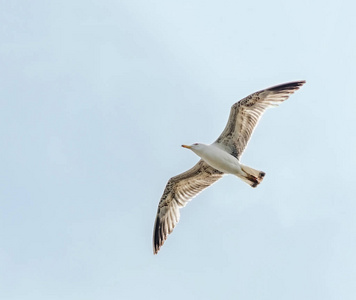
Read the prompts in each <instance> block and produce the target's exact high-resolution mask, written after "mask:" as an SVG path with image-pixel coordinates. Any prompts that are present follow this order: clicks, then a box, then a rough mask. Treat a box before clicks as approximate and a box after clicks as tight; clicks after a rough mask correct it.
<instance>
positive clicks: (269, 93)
mask: <svg viewBox="0 0 356 300" xmlns="http://www.w3.org/2000/svg"><path fill="white" fill-rule="evenodd" d="M304 83H305V81H304V80H301V81H294V82H289V83H284V84H280V85H276V86H273V87H270V88H268V89H265V90H261V91H258V92H256V93H253V94H251V95H249V96H247V97H246V98H244V99H242V100H240V101H239V102H236V103H235V104H234V105H233V106H232V107H231V111H230V116H229V120H228V122H227V124H226V127H225V129H224V131H223V132H222V133H221V135H220V136H219V137H218V139H217V140H216V141H215V143H216V144H220V146H222V147H223V148H224V149H225V150H226V151H228V152H229V153H230V154H232V155H233V156H235V157H236V158H237V159H239V158H240V157H241V154H242V152H243V151H244V150H245V148H246V146H247V143H248V141H249V139H250V137H251V135H252V133H253V130H254V129H255V127H256V125H257V123H258V121H259V120H260V118H261V116H262V114H263V113H264V111H265V110H266V109H267V108H269V107H272V106H277V105H278V104H280V103H281V102H283V101H285V100H287V99H288V97H289V95H291V94H293V93H294V92H295V91H296V90H298V89H299V88H300V87H301V86H302V85H303V84H304Z"/></svg>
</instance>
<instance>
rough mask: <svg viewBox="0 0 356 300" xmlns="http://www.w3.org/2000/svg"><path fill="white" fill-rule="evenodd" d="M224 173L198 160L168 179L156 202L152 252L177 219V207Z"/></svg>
mask: <svg viewBox="0 0 356 300" xmlns="http://www.w3.org/2000/svg"><path fill="white" fill-rule="evenodd" d="M223 174H224V173H222V172H220V171H218V170H216V169H214V168H213V167H211V166H209V165H208V164H207V163H206V162H204V161H203V160H200V161H199V162H198V163H197V164H196V165H195V166H194V167H193V168H191V169H189V170H188V171H186V172H184V173H182V174H179V175H177V176H175V177H172V178H171V179H169V180H168V183H167V185H166V188H165V190H164V192H163V195H162V198H161V200H160V202H159V204H158V210H157V216H156V221H155V225H154V229H153V253H154V254H157V252H158V251H159V249H160V248H161V246H162V245H163V243H164V241H165V240H166V239H167V237H168V235H169V234H170V233H171V232H172V230H173V228H174V227H175V225H176V224H177V223H178V221H179V216H180V213H179V209H180V208H182V207H184V206H185V205H186V204H187V203H188V201H190V200H191V199H192V198H194V197H195V196H196V195H198V194H199V193H200V192H202V191H203V190H204V189H206V188H207V187H209V186H210V185H212V184H213V183H215V182H216V181H217V180H219V179H220V178H221V177H222V176H223Z"/></svg>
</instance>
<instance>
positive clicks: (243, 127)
mask: <svg viewBox="0 0 356 300" xmlns="http://www.w3.org/2000/svg"><path fill="white" fill-rule="evenodd" d="M304 83H305V81H304V80H301V81H294V82H289V83H284V84H280V85H276V86H273V87H270V88H267V89H265V90H261V91H258V92H256V93H253V94H251V95H249V96H247V97H246V98H244V99H242V100H240V101H238V102H236V103H235V104H234V105H232V107H231V111H230V116H229V120H228V122H227V124H226V127H225V129H224V131H223V132H222V133H221V135H220V136H219V137H218V139H217V140H216V141H215V142H214V143H212V144H211V145H205V144H201V143H195V144H193V145H190V146H187V145H182V147H184V148H187V149H190V150H192V151H193V152H194V153H195V154H196V155H198V156H200V157H201V159H200V160H199V162H198V163H197V164H196V165H195V166H194V167H192V168H191V169H189V170H188V171H186V172H184V173H182V174H179V175H177V176H174V177H172V178H171V179H169V180H168V183H167V185H166V188H165V190H164V192H163V195H162V197H161V200H160V202H159V204H158V210H157V216H156V220H155V224H154V229H153V253H154V254H157V253H158V251H159V249H160V248H161V246H162V245H163V243H164V242H165V240H166V239H167V237H168V235H169V234H170V233H171V232H172V230H173V228H174V227H175V225H176V224H177V223H178V221H179V217H180V212H179V209H180V208H182V207H184V206H185V205H186V204H187V202H188V201H190V200H191V199H192V198H194V197H195V196H197V195H198V194H199V193H200V192H202V191H203V190H204V189H206V188H207V187H209V186H210V185H212V184H213V183H215V182H216V181H218V180H219V179H220V178H221V177H223V175H224V174H233V175H236V176H237V177H239V178H240V179H242V180H243V181H244V182H246V183H247V184H249V185H250V186H252V187H257V186H258V185H259V184H260V183H261V182H262V180H263V178H264V176H265V172H262V171H258V170H255V169H253V168H251V167H248V166H245V165H243V164H241V163H240V157H241V155H242V153H243V151H244V150H245V148H246V146H247V143H248V141H249V139H250V137H251V135H252V133H253V130H254V129H255V127H256V125H257V123H258V121H259V120H260V118H261V116H262V114H263V113H264V111H265V110H266V109H267V108H269V107H273V106H277V105H278V104H280V103H281V102H283V101H285V100H287V99H288V97H289V95H291V94H293V93H294V92H295V91H296V90H298V89H299V88H300V87H301V86H302V85H303V84H304Z"/></svg>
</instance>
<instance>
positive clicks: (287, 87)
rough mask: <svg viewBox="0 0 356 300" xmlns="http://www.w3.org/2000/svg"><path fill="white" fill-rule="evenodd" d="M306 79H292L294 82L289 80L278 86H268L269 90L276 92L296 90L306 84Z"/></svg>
mask: <svg viewBox="0 0 356 300" xmlns="http://www.w3.org/2000/svg"><path fill="white" fill-rule="evenodd" d="M305 82H306V81H305V80H298V81H292V82H287V83H282V84H279V85H276V86H272V87H270V88H268V89H267V90H269V91H274V92H282V91H291V92H292V91H293V92H294V91H296V90H298V89H299V88H300V87H301V86H302V85H303V84H305Z"/></svg>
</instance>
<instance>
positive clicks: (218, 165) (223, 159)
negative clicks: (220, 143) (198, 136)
mask: <svg viewBox="0 0 356 300" xmlns="http://www.w3.org/2000/svg"><path fill="white" fill-rule="evenodd" d="M201 158H202V159H203V160H204V161H205V162H206V163H208V164H209V165H210V166H212V167H213V168H215V169H217V170H219V171H221V172H224V173H227V174H235V175H238V174H242V170H241V165H240V162H239V161H238V160H237V159H236V158H235V157H233V156H232V155H230V154H229V153H227V152H225V151H223V150H220V149H217V150H215V149H214V151H209V152H208V153H204V155H202V156H201Z"/></svg>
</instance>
